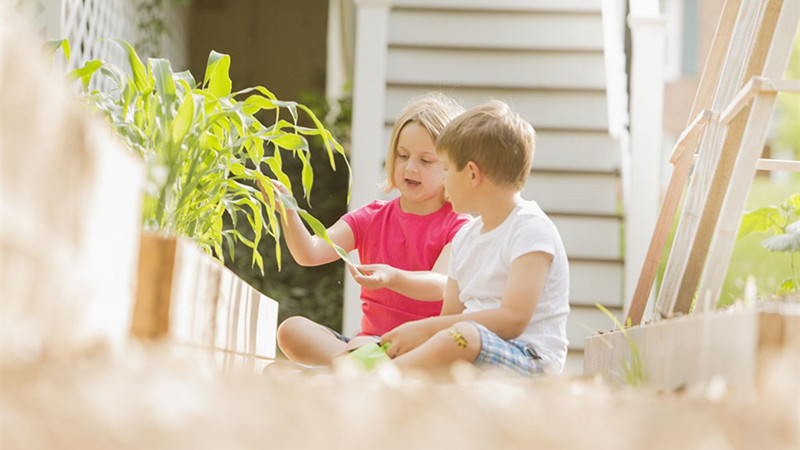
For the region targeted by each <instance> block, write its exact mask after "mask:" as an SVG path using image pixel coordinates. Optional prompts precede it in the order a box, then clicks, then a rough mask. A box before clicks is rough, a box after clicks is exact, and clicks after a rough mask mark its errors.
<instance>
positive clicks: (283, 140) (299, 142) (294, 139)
mask: <svg viewBox="0 0 800 450" xmlns="http://www.w3.org/2000/svg"><path fill="white" fill-rule="evenodd" d="M264 139H266V140H268V141H270V142H272V143H273V144H275V145H277V146H278V147H282V148H285V149H287V150H308V141H306V140H305V139H304V138H303V136H300V135H299V134H281V135H278V136H267V137H265V138H264Z"/></svg>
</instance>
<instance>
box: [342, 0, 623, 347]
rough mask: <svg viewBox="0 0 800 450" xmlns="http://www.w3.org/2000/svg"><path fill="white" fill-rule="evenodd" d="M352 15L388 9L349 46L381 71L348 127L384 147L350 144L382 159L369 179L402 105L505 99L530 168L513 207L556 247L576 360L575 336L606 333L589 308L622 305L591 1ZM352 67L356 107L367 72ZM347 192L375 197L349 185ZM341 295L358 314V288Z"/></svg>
mask: <svg viewBox="0 0 800 450" xmlns="http://www.w3.org/2000/svg"><path fill="white" fill-rule="evenodd" d="M357 7H358V8H359V9H361V8H372V9H373V10H374V9H375V8H378V9H380V8H385V9H388V18H387V19H385V20H386V22H387V23H386V24H385V28H383V30H384V31H383V32H384V33H385V35H384V36H380V37H376V36H374V33H376V32H379V31H376V30H380V29H381V27H380V24H375V23H371V24H370V25H371V26H370V29H371V30H364V31H363V32H362V30H361V29H359V30H358V31H357V35H356V40H357V46H358V41H359V40H362V39H369V40H371V41H372V42H375V40H376V39H378V40H380V39H385V41H386V44H385V67H384V69H385V72H384V71H383V70H380V69H379V68H376V69H378V70H377V71H378V72H382V73H385V76H384V79H383V80H382V81H381V82H380V86H381V87H382V92H381V93H380V95H379V96H378V97H379V98H374V97H375V94H374V93H373V94H372V97H373V98H372V99H373V100H375V101H374V102H373V103H377V104H378V105H380V107H379V108H378V107H376V106H375V105H374V104H373V103H370V104H369V105H370V106H364V108H373V109H372V110H371V111H369V112H367V111H358V110H354V117H355V119H356V120H354V124H353V133H354V137H355V136H356V135H358V134H359V133H371V132H372V131H370V130H366V129H364V128H359V121H358V120H357V116H358V114H359V113H361V114H364V115H367V114H379V115H380V117H382V123H383V130H382V134H381V136H379V137H378V138H377V139H380V142H381V144H382V145H381V146H380V148H375V149H365V148H357V147H358V146H357V145H356V143H355V142H354V148H353V159H354V160H356V159H359V158H361V157H362V156H363V155H364V153H365V152H380V157H379V158H376V157H375V155H374V154H370V157H371V158H372V159H373V161H374V162H375V164H374V170H376V171H378V172H379V171H380V170H381V164H382V162H383V158H384V155H385V152H386V148H387V146H388V142H389V135H390V133H391V126H392V123H393V122H394V120H395V118H396V116H397V115H398V114H399V113H400V111H401V110H402V108H403V106H404V105H405V103H406V102H407V101H408V99H409V98H411V97H413V96H415V95H418V94H421V93H424V92H427V91H431V90H442V91H444V92H445V93H447V94H448V95H450V96H452V97H454V98H456V99H458V100H459V101H461V102H462V103H463V104H464V105H465V106H466V107H470V106H475V105H477V104H480V103H483V102H485V101H487V100H490V99H493V98H494V99H501V100H505V101H507V102H508V103H510V104H512V105H513V107H514V109H515V110H517V111H518V112H520V114H522V116H523V117H525V118H526V120H528V121H530V122H531V124H533V126H534V127H535V128H536V130H537V134H538V137H537V149H536V156H535V161H534V168H533V171H532V173H531V178H530V181H529V182H528V185H527V186H526V188H525V190H524V193H523V196H524V197H526V198H531V199H535V200H537V201H538V202H539V203H540V205H541V206H542V207H543V209H544V210H545V211H546V212H547V213H548V214H549V215H550V216H551V217H552V219H553V221H554V222H555V224H556V226H557V227H558V228H559V230H560V232H561V235H562V239H563V240H564V245H565V247H566V250H567V253H568V256H569V258H570V264H571V272H572V273H571V275H572V277H571V278H572V279H571V286H570V298H571V303H572V311H573V312H572V314H571V316H570V320H569V325H568V327H569V329H568V335H569V340H570V349H571V351H573V353H574V354H575V356H580V354H581V352H582V348H583V340H584V337H586V336H588V335H592V334H595V333H596V331H597V330H600V329H610V328H613V323H612V322H611V320H610V319H609V318H607V317H605V316H604V315H603V313H602V312H601V311H600V310H599V309H598V308H596V307H595V303H600V304H603V305H605V306H606V307H608V308H609V309H610V310H612V311H613V312H615V313H617V315H620V313H621V309H622V306H623V302H622V289H623V284H622V283H623V272H624V266H623V261H622V256H621V252H622V243H621V238H622V211H621V206H620V202H621V195H620V164H621V161H620V148H619V144H618V142H617V140H616V139H614V138H612V137H611V136H610V135H609V133H608V130H609V122H608V100H607V94H606V67H605V61H604V51H603V50H604V47H603V28H602V27H603V18H602V13H601V4H600V2H599V1H578V0H574V1H568V2H567V1H555V0H553V1H521V0H520V1H511V0H506V1H491V0H470V1H456V0H441V1H437V2H425V1H416V0H398V1H394V2H388V3H387V2H377V1H368V0H362V1H361V2H357ZM370 33H372V34H370ZM359 57H360V55H359V54H358V53H357V54H356V80H355V91H354V95H355V98H354V102H355V105H356V108H358V105H359V82H360V81H364V78H365V77H366V76H368V75H364V74H365V73H368V70H367V69H368V67H365V65H366V66H369V62H366V61H364V60H363V59H362V60H360V59H359ZM359 67H361V69H362V71H361V72H360V74H361V75H359ZM359 76H361V79H359ZM369 82H370V83H372V80H370V81H369ZM373 86H374V85H373ZM361 104H362V105H363V104H367V102H363V103H361ZM373 123H374V121H373ZM354 164H356V162H354ZM360 176H361V174H359V173H355V174H354V177H355V178H356V179H357V178H358V177H360ZM355 189H373V190H372V192H373V195H372V197H375V196H379V195H380V194H379V193H378V192H377V190H375V189H374V188H372V187H370V186H365V185H363V184H362V185H359V184H358V182H357V180H356V186H355ZM354 197H355V196H354ZM361 198H363V199H368V198H370V197H368V196H362V197H361ZM358 206H361V205H360V204H353V205H351V208H356V207H358ZM346 295H347V297H348V298H347V299H346V301H347V302H354V303H351V305H357V290H356V289H352V288H351V289H349V290H348V292H347V294H346ZM353 310H357V308H353V307H352V306H351V309H350V311H351V312H352V311H353ZM346 314H347V313H346ZM345 324H346V326H345V331H346V332H347V331H354V330H355V328H353V327H357V324H358V321H357V320H355V319H354V318H351V319H350V320H349V322H348V319H347V318H346V320H345ZM348 325H349V329H348Z"/></svg>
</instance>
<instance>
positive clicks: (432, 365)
mask: <svg viewBox="0 0 800 450" xmlns="http://www.w3.org/2000/svg"><path fill="white" fill-rule="evenodd" d="M390 348H391V347H390ZM480 352H481V338H480V333H479V332H478V329H477V328H476V327H475V325H473V324H471V323H468V322H459V323H457V324H455V325H453V326H452V327H450V328H448V329H446V330H442V331H439V332H438V333H436V334H434V335H433V336H432V337H431V338H430V339H428V340H427V341H425V343H424V344H422V345H420V346H419V347H417V348H415V349H414V350H411V351H410V352H408V353H405V354H403V355H400V356H398V357H397V358H395V359H394V360H393V361H394V363H395V364H397V366H398V367H399V368H400V370H408V369H425V370H429V371H437V372H438V371H445V370H447V369H449V368H450V365H451V364H453V363H454V362H456V361H467V362H473V361H475V359H476V358H477V357H478V355H479V354H480Z"/></svg>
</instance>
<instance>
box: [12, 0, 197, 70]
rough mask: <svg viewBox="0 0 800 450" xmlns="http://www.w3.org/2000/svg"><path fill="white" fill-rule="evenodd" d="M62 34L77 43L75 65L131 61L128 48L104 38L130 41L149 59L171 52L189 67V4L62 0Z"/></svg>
mask: <svg viewBox="0 0 800 450" xmlns="http://www.w3.org/2000/svg"><path fill="white" fill-rule="evenodd" d="M21 1H26V0H21ZM161 30H163V31H161ZM61 35H62V36H64V37H67V38H68V39H69V41H70V45H71V47H72V61H71V63H70V68H75V67H79V66H81V65H83V64H84V63H85V62H86V61H89V60H92V59H102V60H104V61H108V62H112V63H114V64H118V65H121V66H122V67H127V63H126V62H125V60H126V58H125V54H124V53H123V52H122V51H121V50H120V49H119V48H117V47H116V46H115V45H114V44H112V43H110V42H108V41H103V40H102V39H104V38H105V39H123V40H125V41H128V42H129V43H131V44H132V45H133V46H134V47H135V48H136V49H137V51H138V52H139V56H140V57H141V58H142V59H143V60H144V59H146V58H147V57H151V56H155V57H166V58H167V59H169V60H170V62H171V64H172V66H173V68H174V69H178V70H180V69H183V68H185V67H186V25H185V7H177V6H174V2H172V1H164V0H161V1H158V0H62V9H61Z"/></svg>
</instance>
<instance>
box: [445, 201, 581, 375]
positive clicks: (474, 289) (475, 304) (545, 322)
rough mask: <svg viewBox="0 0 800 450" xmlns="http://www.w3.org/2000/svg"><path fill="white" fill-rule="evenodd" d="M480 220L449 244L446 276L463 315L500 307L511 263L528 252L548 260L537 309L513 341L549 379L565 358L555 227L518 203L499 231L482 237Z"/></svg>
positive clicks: (531, 206) (564, 296) (563, 273)
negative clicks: (530, 349) (529, 348)
mask: <svg viewBox="0 0 800 450" xmlns="http://www.w3.org/2000/svg"><path fill="white" fill-rule="evenodd" d="M482 228H483V220H481V218H478V219H477V220H473V221H472V222H470V223H468V224H467V225H464V227H462V228H461V230H460V231H459V232H458V234H456V236H455V237H454V238H453V244H452V248H451V257H450V264H449V269H448V276H449V277H450V278H452V279H453V280H455V281H456V282H457V283H458V288H459V291H460V292H459V300H461V303H463V304H464V307H465V309H464V312H465V313H467V312H474V311H483V310H487V309H494V308H499V307H500V302H501V299H502V298H503V292H504V291H505V287H506V281H507V279H508V273H509V269H510V267H511V263H512V261H514V260H515V259H517V258H519V257H520V256H522V255H525V254H527V253H532V252H545V253H549V254H551V255H553V262H552V264H551V265H550V270H549V271H548V273H547V278H546V280H545V284H544V288H543V289H542V293H541V295H540V296H539V303H538V304H537V305H536V309H535V310H534V312H533V316H532V317H531V321H530V323H529V324H528V327H527V328H526V329H525V331H524V332H523V333H522V335H521V336H519V337H518V338H517V339H519V340H522V341H525V342H529V343H531V344H533V345H534V347H535V348H536V351H537V352H538V353H539V355H540V356H541V357H542V362H543V365H544V366H545V368H546V371H547V372H549V373H560V372H561V371H562V370H563V368H564V361H565V360H566V358H567V314H568V313H569V265H568V263H567V256H566V253H565V252H564V245H563V244H562V243H561V237H560V236H559V234H558V230H556V227H555V225H553V222H552V221H551V220H550V218H548V217H547V215H546V214H545V213H544V211H542V209H541V208H540V207H539V205H538V204H536V202H533V201H527V200H520V202H519V203H518V205H517V206H516V207H515V208H514V210H513V211H511V214H509V216H508V217H507V218H506V220H505V221H503V223H502V224H500V226H498V227H497V228H495V229H493V230H490V231H488V232H486V233H481V229H482Z"/></svg>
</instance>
